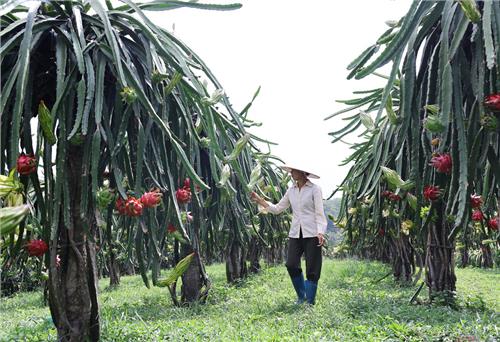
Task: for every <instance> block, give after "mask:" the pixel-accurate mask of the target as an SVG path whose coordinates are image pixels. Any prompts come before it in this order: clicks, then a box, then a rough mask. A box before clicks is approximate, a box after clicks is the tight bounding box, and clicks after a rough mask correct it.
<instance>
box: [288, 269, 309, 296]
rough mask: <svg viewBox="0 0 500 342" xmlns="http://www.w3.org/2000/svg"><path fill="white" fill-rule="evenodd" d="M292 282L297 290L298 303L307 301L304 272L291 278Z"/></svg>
mask: <svg viewBox="0 0 500 342" xmlns="http://www.w3.org/2000/svg"><path fill="white" fill-rule="evenodd" d="M291 279H292V284H293V287H294V289H295V292H297V302H296V303H297V304H302V303H304V302H305V301H306V288H305V285H304V275H302V273H301V274H300V275H298V276H296V277H293V278H291Z"/></svg>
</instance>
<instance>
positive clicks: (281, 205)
mask: <svg viewBox="0 0 500 342" xmlns="http://www.w3.org/2000/svg"><path fill="white" fill-rule="evenodd" d="M250 198H251V199H252V201H254V202H255V203H257V204H259V205H261V206H262V207H264V208H265V209H266V210H267V211H269V212H270V213H271V214H275V215H277V214H279V213H281V212H283V211H284V210H285V209H287V208H288V207H290V200H289V198H288V191H287V192H286V193H285V195H284V196H283V198H282V199H281V200H280V201H279V202H278V204H272V203H269V202H268V201H266V200H265V199H263V198H262V197H260V196H259V195H257V194H256V193H255V192H252V193H251V194H250Z"/></svg>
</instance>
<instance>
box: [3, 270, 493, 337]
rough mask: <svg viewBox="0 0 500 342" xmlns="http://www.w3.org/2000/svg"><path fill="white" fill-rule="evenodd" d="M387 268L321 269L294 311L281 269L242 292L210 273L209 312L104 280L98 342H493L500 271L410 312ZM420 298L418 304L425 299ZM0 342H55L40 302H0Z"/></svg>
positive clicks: (477, 276)
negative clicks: (444, 301) (314, 290)
mask: <svg viewBox="0 0 500 342" xmlns="http://www.w3.org/2000/svg"><path fill="white" fill-rule="evenodd" d="M388 271H389V269H388V268H387V266H385V265H382V264H379V263H374V262H364V261H354V260H328V261H326V262H325V263H324V268H323V274H322V278H321V280H320V285H319V290H318V297H317V301H318V302H317V304H316V306H314V307H310V306H307V305H301V306H296V305H294V304H293V302H294V294H293V289H292V287H291V284H290V282H289V278H288V275H287V274H286V270H285V268H284V267H274V268H266V269H265V270H263V271H262V272H261V273H260V274H259V275H256V276H252V277H250V278H249V279H248V280H246V281H244V282H243V283H241V284H240V285H238V286H229V285H227V284H226V283H225V273H224V272H225V271H224V265H214V266H210V267H208V273H209V275H210V276H211V278H212V281H213V289H212V292H211V295H210V297H209V300H208V303H207V304H206V305H197V306H193V307H190V308H176V307H173V306H172V304H171V300H170V296H169V294H168V290H167V289H162V288H153V289H150V290H148V289H147V288H145V287H144V285H143V284H142V281H141V279H140V277H123V278H122V284H121V285H120V287H119V288H118V289H115V290H110V289H108V288H107V284H108V280H107V279H105V280H103V281H101V283H100V287H101V293H100V303H101V319H102V340H103V341H164V340H171V341H287V340H288V341H300V340H304V341H305V340H308V341H320V340H322V341H382V340H383V341H497V340H498V339H499V336H500V324H499V323H500V319H499V317H500V315H499V313H500V301H499V299H500V286H499V285H498V283H499V281H500V272H499V271H498V270H480V269H458V270H457V276H458V282H457V287H458V293H459V298H458V303H459V305H460V307H461V308H460V310H452V309H450V308H447V307H441V306H433V305H432V306H431V305H426V304H424V305H414V304H408V300H409V298H410V297H411V295H412V294H413V293H414V291H415V288H401V287H398V286H397V285H395V284H394V282H393V281H392V279H391V278H390V277H388V278H386V279H384V280H383V281H381V282H379V283H374V280H376V279H380V278H381V277H383V276H384V275H385V274H386V273H387V272H388ZM425 296H426V293H425V291H422V294H421V295H420V297H421V298H422V299H425ZM0 322H2V329H1V330H0V340H2V341H5V340H6V341H11V340H12V341H23V340H25V341H46V340H54V339H55V329H54V328H53V325H52V321H51V318H50V314H49V310H48V308H46V307H43V305H42V296H41V294H40V293H23V294H20V295H17V296H15V297H13V298H8V299H5V298H3V299H0Z"/></svg>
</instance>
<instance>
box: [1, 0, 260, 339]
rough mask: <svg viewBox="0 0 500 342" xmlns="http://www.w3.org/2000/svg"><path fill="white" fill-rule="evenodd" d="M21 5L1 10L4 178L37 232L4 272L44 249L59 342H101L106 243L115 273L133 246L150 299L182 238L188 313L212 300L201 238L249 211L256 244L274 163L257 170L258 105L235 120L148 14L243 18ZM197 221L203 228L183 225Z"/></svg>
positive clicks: (89, 5) (12, 252)
mask: <svg viewBox="0 0 500 342" xmlns="http://www.w3.org/2000/svg"><path fill="white" fill-rule="evenodd" d="M21 2H22V1H8V2H5V3H4V4H2V6H1V7H0V15H1V19H0V20H1V21H0V24H1V39H2V47H1V48H0V60H1V71H2V72H1V85H2V88H1V91H2V98H1V100H0V112H1V137H0V143H1V154H0V172H1V174H4V175H5V174H7V173H8V172H9V170H11V169H13V168H15V167H16V163H17V164H18V165H17V171H18V173H19V177H20V181H21V183H22V184H23V187H24V196H25V199H26V200H27V201H29V202H30V203H31V204H32V208H33V209H32V210H33V213H32V215H31V216H30V217H31V218H29V220H30V221H29V222H30V224H31V227H30V230H27V229H26V228H27V226H26V224H24V223H23V224H21V225H20V226H19V228H17V231H16V233H17V234H14V233H12V234H11V241H10V242H9V247H8V248H7V249H6V250H7V251H8V252H7V253H6V254H5V256H6V257H5V258H4V259H3V265H2V266H5V267H8V266H10V265H12V264H13V258H16V257H17V256H18V255H20V254H19V253H21V252H22V249H21V246H22V245H23V244H24V243H25V242H26V240H29V239H33V238H35V237H40V238H41V239H42V241H44V242H45V243H47V244H48V252H47V253H46V254H45V256H46V258H45V265H46V267H47V268H48V270H49V281H48V288H49V303H50V311H51V314H52V318H53V321H54V323H55V325H56V327H57V331H58V337H59V339H61V340H78V341H80V340H84V339H87V338H89V339H91V340H97V339H98V338H99V314H98V313H99V306H98V295H97V279H98V270H97V263H96V242H98V243H99V244H100V245H99V251H102V248H101V247H105V248H107V253H108V258H109V261H110V263H109V266H108V268H109V270H111V271H112V270H113V267H115V265H113V262H114V259H115V258H116V255H114V254H115V250H116V251H117V248H116V246H117V245H118V244H121V245H122V246H123V249H124V250H126V258H127V259H128V260H129V263H130V264H131V265H132V268H135V264H136V265H137V267H138V269H139V271H140V273H141V275H142V277H143V280H144V283H145V284H146V286H149V284H150V279H149V276H148V273H147V272H148V270H151V271H152V273H151V278H152V281H153V283H154V284H155V283H159V275H160V272H159V269H160V266H161V262H162V255H163V254H162V253H163V251H162V248H163V247H165V241H166V237H167V236H168V230H167V229H166V228H167V227H168V226H169V224H171V225H172V226H173V227H174V228H175V231H176V232H177V237H176V241H177V242H174V243H173V245H174V254H175V259H176V260H175V262H177V261H178V260H179V259H181V258H183V257H185V256H192V262H191V263H190V264H189V267H188V269H187V270H185V273H184V274H183V286H182V291H181V300H183V301H185V302H190V301H193V300H199V299H200V298H202V297H203V296H204V295H205V294H206V291H208V288H209V282H208V281H207V277H206V274H205V272H204V267H203V262H202V259H201V251H200V246H201V241H200V234H201V236H203V235H204V234H205V235H206V231H205V230H206V229H207V228H206V227H219V226H221V225H223V222H224V219H225V217H226V214H224V215H220V216H218V217H215V218H214V217H210V216H209V215H210V213H212V212H214V211H215V212H219V213H220V210H222V208H223V207H224V210H227V211H228V212H229V213H231V214H232V215H236V214H240V213H245V210H246V211H247V212H246V214H245V215H243V216H242V217H241V218H240V220H236V221H235V222H233V223H235V224H233V225H231V227H230V230H231V231H232V232H233V233H237V234H242V231H243V230H244V231H247V228H246V224H248V222H250V221H248V220H250V219H251V218H252V217H253V214H251V213H252V210H254V211H255V209H254V208H253V206H251V205H250V204H249V201H248V198H247V196H246V194H247V191H248V188H249V186H248V184H249V183H250V182H251V173H252V170H254V169H255V168H256V167H257V165H260V164H259V163H261V164H263V165H265V164H266V163H267V157H266V156H260V157H259V160H260V161H259V163H256V160H255V158H254V157H255V155H254V154H255V153H256V152H257V149H256V147H255V144H254V139H255V138H256V137H254V136H250V135H249V134H247V132H246V129H247V128H248V127H250V126H251V125H252V124H253V123H252V122H251V121H249V120H247V118H246V113H247V111H248V108H249V107H250V105H251V104H249V106H247V107H246V108H245V109H244V110H243V112H241V113H237V112H236V111H235V110H234V109H233V108H232V107H231V105H230V103H229V101H228V98H227V97H226V96H225V94H224V92H223V91H222V87H221V85H220V84H219V83H218V81H217V79H216V78H215V77H214V75H213V74H212V73H211V72H210V70H209V69H208V68H207V67H206V65H205V64H204V63H203V61H201V60H200V59H199V58H198V56H197V55H196V54H195V53H194V52H193V51H191V50H190V49H189V48H188V47H187V46H186V45H184V44H183V43H182V42H181V41H180V40H179V39H178V38H177V37H175V36H173V35H172V34H171V33H169V32H168V31H166V30H164V29H162V28H160V27H158V26H156V25H154V24H152V23H151V22H150V20H149V19H148V17H147V16H146V15H145V14H144V12H143V11H146V10H155V11H158V10H169V9H174V8H179V7H184V6H188V7H194V8H200V9H213V10H231V9H236V8H239V7H240V5H238V4H230V5H206V4H199V3H193V2H181V1H152V2H148V3H137V4H136V3H133V2H131V1H128V0H125V1H123V4H122V5H121V6H120V7H117V8H113V7H112V4H111V2H106V6H107V8H104V7H103V5H102V4H101V2H100V1H94V0H90V1H66V2H60V1H49V2H43V3H42V2H39V1H36V2H30V3H29V8H27V7H23V6H21V5H20V3H21ZM201 78H203V79H206V82H207V83H206V84H204V83H203V82H202V80H201ZM217 104H219V106H220V107H221V108H219V107H218V106H216V105H217ZM22 151H24V153H26V155H23V154H22V153H21V152H22ZM27 157H28V158H29V159H27ZM20 162H21V164H22V165H21V167H19V163H20ZM33 166H34V169H33V170H31V172H29V173H28V172H26V173H24V172H21V170H23V167H33ZM227 167H231V168H232V171H231V170H230V171H229V175H226V173H227V172H226V171H227ZM265 167H266V168H267V166H265ZM224 178H225V181H224ZM257 180H258V177H257V179H255V180H254V181H253V182H254V183H255V182H256V181H257ZM219 183H220V184H219ZM214 184H219V187H217V186H214ZM219 188H220V189H219ZM114 210H115V211H114ZM188 210H189V211H191V212H192V216H193V222H188V221H189V220H186V219H183V217H184V218H186V217H187V211H188ZM16 236H17V239H15V237H16ZM179 241H180V242H179ZM231 243H232V242H231ZM43 254H44V253H42V255H43ZM115 278H116V279H115V281H118V278H117V275H116V274H115ZM171 289H172V288H171ZM173 290H174V291H173V298H175V299H176V298H177V294H176V293H175V285H174V288H173Z"/></svg>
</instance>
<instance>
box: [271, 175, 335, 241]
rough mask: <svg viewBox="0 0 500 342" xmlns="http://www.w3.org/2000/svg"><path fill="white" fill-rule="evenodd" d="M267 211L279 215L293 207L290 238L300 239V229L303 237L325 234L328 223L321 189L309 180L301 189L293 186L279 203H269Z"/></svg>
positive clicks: (295, 185)
mask: <svg viewBox="0 0 500 342" xmlns="http://www.w3.org/2000/svg"><path fill="white" fill-rule="evenodd" d="M267 204H269V207H267V208H266V209H267V211H268V212H270V213H271V214H275V215H276V214H279V213H281V212H283V211H284V210H285V209H287V208H289V207H290V206H291V207H292V227H291V228H290V232H289V233H288V237H291V238H296V239H297V238H299V235H300V229H302V236H303V237H305V238H306V237H315V236H317V235H318V234H319V233H321V234H324V233H325V232H326V227H327V225H328V222H327V221H326V217H325V212H324V210H323V195H322V193H321V188H320V187H319V186H318V185H316V184H313V183H311V182H310V181H309V180H308V181H307V182H306V183H305V184H304V186H303V187H302V188H301V189H299V187H298V186H297V184H294V185H293V186H291V187H290V188H289V189H288V190H287V192H286V193H285V195H284V196H283V198H282V199H281V200H280V201H279V202H278V203H277V204H272V203H269V202H267Z"/></svg>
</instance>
